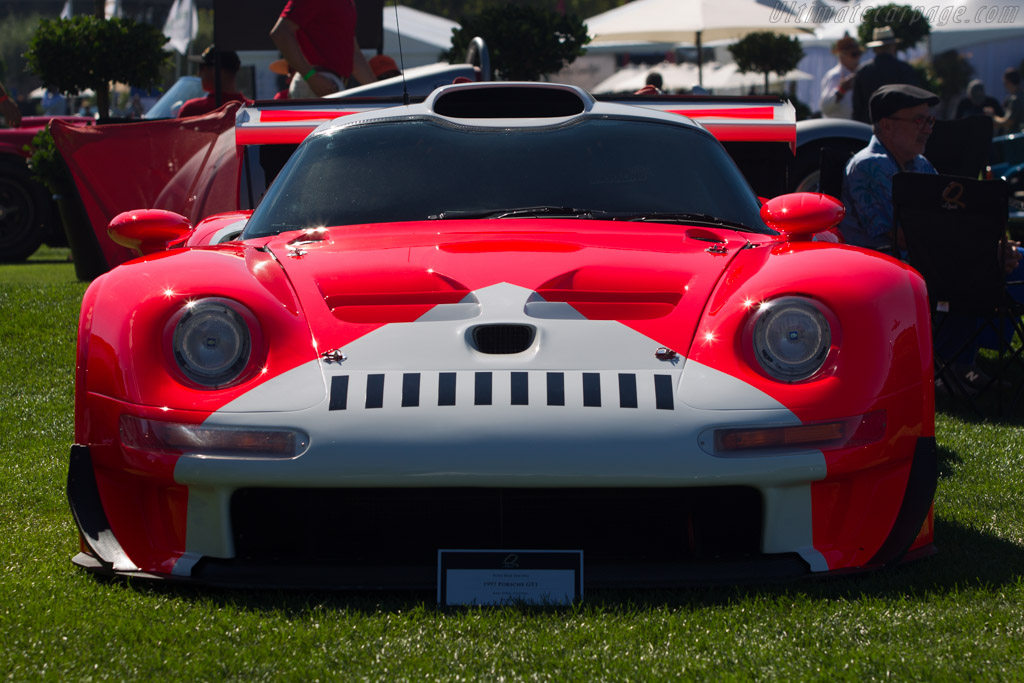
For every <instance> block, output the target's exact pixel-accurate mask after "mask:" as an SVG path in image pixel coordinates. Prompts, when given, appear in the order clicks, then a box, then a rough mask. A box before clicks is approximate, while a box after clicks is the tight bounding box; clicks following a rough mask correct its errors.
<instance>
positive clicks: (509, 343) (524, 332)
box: [473, 325, 536, 354]
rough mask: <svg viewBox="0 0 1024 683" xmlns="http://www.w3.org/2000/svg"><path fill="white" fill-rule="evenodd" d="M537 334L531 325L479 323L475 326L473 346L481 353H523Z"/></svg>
mask: <svg viewBox="0 0 1024 683" xmlns="http://www.w3.org/2000/svg"><path fill="white" fill-rule="evenodd" d="M535 334H536V330H535V329H534V328H533V327H532V326H530V325H478V326H477V327H474V328H473V346H474V347H476V350H477V351H479V352H480V353H493V354H506V353H522V352H523V351H525V350H526V349H528V348H530V345H531V344H533V337H534V335H535Z"/></svg>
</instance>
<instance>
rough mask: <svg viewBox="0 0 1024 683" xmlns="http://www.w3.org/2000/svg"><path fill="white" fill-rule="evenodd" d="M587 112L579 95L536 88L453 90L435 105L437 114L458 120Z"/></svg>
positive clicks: (556, 115)
mask: <svg viewBox="0 0 1024 683" xmlns="http://www.w3.org/2000/svg"><path fill="white" fill-rule="evenodd" d="M585 110H586V102H584V100H583V99H582V98H581V97H580V95H579V93H577V92H576V91H574V90H571V89H568V88H552V87H537V86H535V85H523V86H508V85H506V86H502V87H500V88H494V87H477V88H461V89H453V90H450V91H447V92H444V93H442V94H441V95H440V96H438V98H437V101H435V102H434V112H435V113H437V114H440V115H441V116H448V117H451V118H458V119H523V118H556V117H563V116H576V115H577V114H582V113H583V112H584V111H585Z"/></svg>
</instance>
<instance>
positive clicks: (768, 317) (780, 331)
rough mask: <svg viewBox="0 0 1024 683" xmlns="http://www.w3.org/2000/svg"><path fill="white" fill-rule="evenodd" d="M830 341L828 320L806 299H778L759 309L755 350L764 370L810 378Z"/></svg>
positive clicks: (783, 377)
mask: <svg viewBox="0 0 1024 683" xmlns="http://www.w3.org/2000/svg"><path fill="white" fill-rule="evenodd" d="M831 345H832V330H831V328H830V326H829V323H828V320H826V318H825V316H824V315H822V313H821V311H819V310H818V309H817V308H816V307H815V306H814V305H813V304H812V303H811V302H809V301H807V300H806V299H801V298H798V297H786V298H782V299H777V300H775V301H771V302H768V303H766V304H762V305H761V307H760V309H759V310H758V314H757V320H756V322H755V323H754V353H755V355H756V356H757V361H758V363H760V364H761V367H762V368H764V370H765V372H767V373H768V374H769V375H771V376H772V377H774V378H775V379H778V380H781V381H783V382H799V381H800V380H804V379H807V378H808V377H810V376H811V375H813V374H814V373H816V372H817V371H818V370H820V369H821V366H822V365H823V364H824V362H825V358H826V357H827V356H828V350H829V348H830V347H831Z"/></svg>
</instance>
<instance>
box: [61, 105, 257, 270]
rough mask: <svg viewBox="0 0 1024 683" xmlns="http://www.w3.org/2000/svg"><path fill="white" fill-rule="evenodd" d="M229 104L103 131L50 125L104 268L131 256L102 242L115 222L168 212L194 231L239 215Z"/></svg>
mask: <svg viewBox="0 0 1024 683" xmlns="http://www.w3.org/2000/svg"><path fill="white" fill-rule="evenodd" d="M239 106H240V104H239V103H228V104H227V105H225V106H224V107H222V108H221V109H218V110H217V111H216V112H213V113H211V114H206V115H204V116H196V117H189V118H186V119H167V120H164V121H144V122H139V123H125V124H116V125H113V124H112V125H106V126H88V127H83V126H78V125H70V124H68V123H66V122H63V121H54V122H53V124H52V126H51V131H52V133H53V139H54V142H55V143H56V145H57V148H58V149H59V150H60V153H61V155H62V156H63V157H64V159H65V161H67V164H68V168H69V169H70V170H71V175H72V177H73V179H74V182H75V187H76V188H77V189H78V193H79V195H80V196H81V198H82V204H83V206H84V207H85V212H86V215H87V216H88V217H89V222H90V223H91V224H92V229H93V231H94V232H95V233H96V238H97V239H98V240H99V244H100V247H101V249H102V251H103V256H104V257H105V259H106V261H107V265H108V266H110V267H113V266H116V265H118V264H120V263H124V262H125V261H127V260H129V259H131V258H133V257H134V254H133V253H132V252H131V251H130V250H129V249H127V248H125V247H123V246H120V245H118V244H116V243H114V241H113V240H112V239H110V237H109V236H108V235H107V226H108V225H109V223H110V221H111V219H113V218H114V216H116V215H118V214H120V213H122V212H125V211H132V210H136V209H143V208H146V209H166V210H167V211H173V212H174V213H178V214H181V215H182V216H185V217H186V218H187V219H188V220H189V222H190V223H192V224H193V225H195V224H196V223H198V222H199V220H200V219H202V218H205V217H206V216H209V215H212V214H214V213H218V212H221V211H231V210H235V209H237V208H238V178H239V174H240V172H241V165H240V162H241V156H240V154H239V150H238V149H237V148H236V147H235V139H234V123H235V112H236V111H237V109H238V107H239Z"/></svg>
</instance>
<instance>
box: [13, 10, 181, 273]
mask: <svg viewBox="0 0 1024 683" xmlns="http://www.w3.org/2000/svg"><path fill="white" fill-rule="evenodd" d="M166 42H167V37H166V36H164V35H163V33H161V32H160V30H159V29H158V28H156V27H155V26H150V25H148V24H141V23H137V22H136V21H134V20H132V19H121V18H114V19H103V18H102V17H97V16H76V17H73V18H71V19H42V20H40V22H39V27H38V28H37V29H36V32H35V35H34V36H33V37H32V40H31V42H30V43H29V49H28V51H27V52H26V53H25V58H26V60H27V63H28V68H29V70H31V71H32V72H33V73H34V74H35V75H36V76H38V77H39V78H40V79H41V80H42V81H43V85H45V86H46V87H48V88H50V89H52V90H56V91H60V92H63V93H68V94H76V93H79V92H81V91H83V90H87V89H92V90H93V91H94V92H95V93H96V106H97V111H98V113H99V116H100V122H103V121H105V120H109V117H110V83H111V82H115V81H116V82H121V83H128V84H131V85H134V86H138V87H143V88H148V87H151V86H153V85H156V84H157V82H158V80H159V78H160V67H161V66H162V65H163V64H164V62H165V61H166V60H167V58H168V57H169V56H170V53H169V52H167V51H165V50H164V49H163V46H164V44H165V43H166ZM30 152H31V158H30V160H29V164H30V166H31V167H32V172H33V175H34V176H35V177H36V179H37V180H39V181H40V182H42V183H43V184H44V185H46V186H47V187H48V188H49V189H50V191H51V192H53V195H54V199H55V200H56V202H57V210H58V211H59V212H60V217H61V222H62V223H63V225H64V232H65V234H66V236H67V239H68V244H69V245H70V246H71V253H72V258H73V259H74V262H75V274H76V275H77V276H78V278H79V279H80V280H91V279H93V278H94V277H96V276H97V275H99V274H101V273H103V272H105V271H106V270H107V264H106V260H105V259H104V257H103V252H102V250H101V249H100V246H99V243H98V242H97V240H96V236H95V234H94V233H93V231H92V227H91V226H90V224H89V221H88V219H87V218H86V217H85V210H84V208H82V202H81V199H80V198H79V197H78V193H77V191H76V190H75V187H74V183H73V182H72V181H71V177H70V173H69V172H68V170H67V165H66V164H65V162H64V159H62V158H61V156H60V154H59V153H58V151H57V149H56V147H55V146H54V144H53V138H52V136H51V135H50V133H49V130H46V131H43V132H42V133H40V134H39V135H37V136H36V137H35V139H34V140H33V141H32V147H31V149H30Z"/></svg>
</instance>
